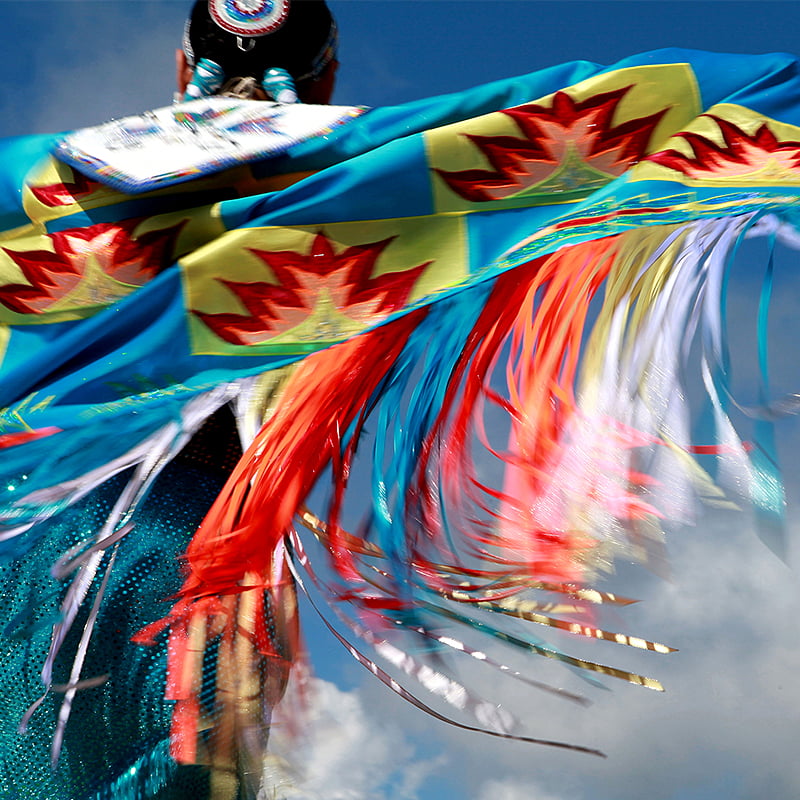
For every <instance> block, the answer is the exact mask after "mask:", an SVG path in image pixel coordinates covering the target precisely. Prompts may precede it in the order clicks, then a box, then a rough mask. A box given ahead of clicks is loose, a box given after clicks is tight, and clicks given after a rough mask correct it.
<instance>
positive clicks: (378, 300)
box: [180, 216, 467, 355]
mask: <svg viewBox="0 0 800 800" xmlns="http://www.w3.org/2000/svg"><path fill="white" fill-rule="evenodd" d="M180 264H181V269H182V275H183V280H184V291H185V296H186V303H187V309H188V324H189V328H190V335H191V341H192V347H193V352H195V353H204V354H220V355H222V354H229V355H234V354H242V355H247V354H254V355H255V354H259V355H260V354H264V353H275V354H295V353H296V354H301V353H307V352H311V351H313V350H317V349H320V348H321V347H325V346H327V345H328V344H331V343H333V342H337V341H341V340H343V339H346V338H348V337H350V336H353V335H355V334H357V333H359V332H361V331H362V330H364V329H366V328H367V327H371V326H373V325H376V324H378V323H380V322H382V321H383V320H385V319H387V318H388V317H389V316H390V315H391V314H393V313H395V312H397V311H400V310H402V309H403V308H406V307H407V306H409V305H411V304H414V303H416V302H417V301H419V300H421V299H423V298H425V297H427V296H428V295H431V294H433V293H435V292H437V291H440V290H442V289H445V288H447V287H449V286H452V285H453V284H456V283H458V282H459V281H460V280H462V279H463V278H464V277H465V276H466V274H467V244H466V232H465V223H464V220H463V218H462V217H461V216H452V217H451V216H445V217H437V216H433V217H411V218H402V219H388V220H376V221H359V222H338V223H331V224H326V225H321V226H320V225H317V226H298V227H275V228H244V229H239V230H236V231H231V232H229V233H227V234H225V235H224V236H221V237H220V238H219V239H218V240H217V241H215V242H213V243H212V244H210V245H209V246H207V247H205V248H203V249H201V250H200V251H198V252H196V253H194V254H192V255H191V256H188V257H187V258H184V259H182V260H181V262H180Z"/></svg>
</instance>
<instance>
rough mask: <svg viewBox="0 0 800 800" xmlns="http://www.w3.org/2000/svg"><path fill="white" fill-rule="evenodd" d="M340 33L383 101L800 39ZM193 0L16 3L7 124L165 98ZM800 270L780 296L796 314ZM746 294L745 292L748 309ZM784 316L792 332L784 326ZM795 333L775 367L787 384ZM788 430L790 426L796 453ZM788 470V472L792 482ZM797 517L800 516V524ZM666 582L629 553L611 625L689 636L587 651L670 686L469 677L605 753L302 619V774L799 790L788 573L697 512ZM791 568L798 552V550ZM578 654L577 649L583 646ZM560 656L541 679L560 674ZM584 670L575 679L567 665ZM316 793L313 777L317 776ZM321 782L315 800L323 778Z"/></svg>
mask: <svg viewBox="0 0 800 800" xmlns="http://www.w3.org/2000/svg"><path fill="white" fill-rule="evenodd" d="M330 5H331V7H332V9H333V10H334V13H335V14H336V16H337V18H338V20H339V24H340V29H341V62H342V67H341V71H340V80H339V85H338V88H337V92H336V95H335V98H334V99H335V100H336V101H338V102H340V103H345V104H347V103H358V104H366V105H372V106H375V105H386V104H395V103H402V102H405V101H408V100H412V99H415V98H418V97H423V96H426V95H429V94H438V93H443V92H448V91H455V90H460V89H465V88H468V87H469V86H471V85H475V84H479V83H482V82H486V81H490V80H493V79H497V78H504V77H509V76H512V75H515V74H520V73H523V72H528V71H532V70H535V69H538V68H541V67H545V66H549V65H551V64H555V63H559V62H562V61H569V60H575V59H585V60H589V61H594V62H598V63H603V64H611V63H613V62H614V61H616V60H617V59H619V58H621V57H623V56H625V55H628V54H630V53H633V52H639V51H643V50H649V49H654V48H660V47H669V46H672V47H691V48H700V49H706V50H715V51H726V52H734V53H748V52H751V53H763V52H771V51H784V52H791V51H792V49H793V48H798V47H800V44H798V35H797V32H798V30H800V3H791V2H769V0H758V1H754V2H749V1H748V0H742V2H727V1H726V0H720V2H689V1H688V0H687V1H686V2H638V1H636V0H631V1H630V2H627V1H624V0H618V1H617V2H604V1H600V2H583V0H575V1H574V2H537V1H535V0H530V1H529V0H485V2H480V1H479V0H464V1H463V2H453V1H452V0H409V1H406V0H331V2H330ZM188 6H189V3H188V2H186V1H185V0H126V1H125V2H121V1H120V0H61V1H60V2H51V1H49V0H23V2H13V3H12V2H2V0H0V10H2V16H3V26H2V30H0V52H2V53H3V65H4V70H5V76H4V81H3V91H2V93H0V134H2V135H18V134H24V133H31V132H49V131H56V130H63V129H67V128H71V127H78V126H81V125H85V124H91V123H95V122H100V121H103V120H105V119H107V118H109V117H112V116H121V115H124V114H128V113H135V112H138V111H141V110H144V109H147V108H151V107H155V106H158V105H166V104H167V103H169V101H170V99H171V94H172V88H173V87H172V84H173V50H174V48H175V47H176V46H178V44H179V42H180V33H181V28H182V23H183V19H184V16H185V14H186V11H187V9H188ZM795 284H796V281H795V282H794V283H792V282H790V281H787V283H786V286H785V287H784V290H783V292H782V293H781V294H780V295H779V296H778V297H776V301H775V309H774V315H775V318H776V319H777V320H779V321H780V320H787V321H789V320H791V319H792V318H793V316H794V313H795V312H794V307H795V303H794V302H793V298H794V296H795V293H794V289H796V288H797V287H796V286H795ZM747 301H748V298H747V297H746V296H744V295H743V296H740V297H739V296H734V298H733V302H734V303H741V304H743V305H746V304H747ZM779 332H780V328H779V329H778V333H779ZM791 351H792V347H791V346H790V342H787V343H786V344H785V346H783V347H782V348H779V351H778V352H779V356H781V357H780V358H779V359H778V361H779V363H778V364H777V368H778V369H779V370H783V372H784V375H783V378H784V379H785V380H786V382H787V384H788V385H795V386H796V383H797V382H796V381H793V376H794V372H793V371H792V370H793V362H792V359H791V358H789V355H791ZM797 440H798V436H797V430H796V425H795V424H794V423H793V422H789V423H787V424H786V426H785V427H784V428H783V429H782V435H781V444H782V447H783V449H784V451H785V454H786V456H787V458H788V459H789V464H790V465H791V463H792V461H791V459H792V457H793V453H794V452H800V451H798V450H797V447H796V445H797V444H798V441H797ZM795 472H796V470H794V471H792V470H791V469H790V470H789V472H788V477H787V480H788V482H789V485H790V486H789V488H790V492H791V494H792V496H794V497H797V495H798V493H799V492H798V487H797V479H796V476H795V474H794V473H795ZM796 528H797V526H796V524H795V522H794V518H792V519H790V530H796ZM668 546H669V553H670V561H671V566H672V578H671V580H657V579H655V578H654V577H653V576H650V575H646V574H643V573H642V572H641V571H640V570H629V569H628V568H627V567H626V566H625V565H622V566H621V568H620V573H619V575H618V576H617V580H616V581H615V582H612V583H613V586H614V588H615V589H617V590H618V591H621V592H623V593H625V592H627V593H629V594H633V595H634V596H637V597H640V598H641V599H642V600H643V602H642V603H641V604H640V605H639V606H637V607H633V608H631V609H628V610H626V611H625V612H621V613H620V615H619V617H618V618H617V619H615V620H613V623H614V624H616V625H617V626H618V627H620V628H621V629H623V630H626V631H628V632H631V633H639V634H641V635H644V636H647V637H648V638H653V639H656V640H659V641H665V642H667V643H669V644H671V645H673V646H675V647H678V648H679V649H680V652H679V653H675V654H672V655H670V656H668V657H654V656H653V654H647V653H645V654H641V653H625V654H623V657H622V658H621V657H620V655H619V654H618V653H615V652H613V648H612V652H610V653H609V652H607V650H605V649H604V650H602V652H600V651H599V649H598V648H601V647H603V645H601V644H597V643H591V644H594V645H595V647H594V648H590V649H589V650H587V651H585V652H586V653H587V655H588V657H590V658H596V659H598V660H603V659H604V658H605V659H610V660H612V661H615V663H616V662H617V661H620V660H623V661H624V665H625V666H626V667H627V668H630V669H634V670H640V671H643V672H645V673H646V674H654V675H656V676H657V677H659V678H660V679H661V680H662V682H663V683H664V684H665V685H666V687H667V689H668V691H667V693H666V694H665V695H661V694H656V693H653V692H647V691H645V690H642V689H636V688H632V687H626V686H621V687H614V690H613V692H595V693H593V699H594V700H595V704H594V706H593V707H591V708H590V709H588V710H581V709H571V708H563V707H562V706H561V705H558V704H556V703H554V702H553V701H552V700H550V699H547V698H544V697H541V696H537V695H530V694H527V693H526V694H520V693H519V690H518V689H517V688H516V687H506V686H495V685H494V684H495V681H494V677H493V676H492V675H491V674H490V673H489V674H484V673H481V672H479V671H478V667H479V666H480V665H462V667H461V670H460V674H461V675H462V676H463V677H464V678H465V679H467V680H470V681H472V682H474V683H476V684H477V685H479V686H480V687H481V689H482V690H483V691H484V692H485V693H486V692H492V691H494V690H495V689H497V691H498V692H499V694H500V695H501V696H502V699H503V702H505V703H506V704H507V705H510V706H512V707H513V708H515V709H516V710H517V711H518V712H519V713H520V714H522V715H523V716H524V717H525V719H526V721H527V723H528V725H529V732H530V733H531V735H535V736H536V735H541V736H548V737H553V738H565V739H568V740H572V741H580V742H581V743H585V744H591V745H595V746H599V747H601V748H603V749H605V750H606V752H607V753H608V756H609V757H608V759H606V760H604V761H601V760H599V759H593V758H591V757H588V756H580V755H576V754H572V753H560V752H552V751H549V750H546V749H543V748H535V747H531V746H527V745H521V744H513V743H504V742H497V741H494V740H490V739H487V738H486V737H481V736H478V735H471V734H465V733H462V732H459V731H455V730H451V729H448V728H447V727H446V726H443V725H441V724H439V723H437V722H435V721H433V720H430V719H428V718H426V717H424V716H423V715H421V714H420V713H419V712H418V711H416V710H414V709H412V708H410V707H408V706H406V705H405V704H404V703H402V702H401V701H399V700H397V699H396V698H394V697H392V696H390V695H389V694H388V693H387V692H386V691H385V690H384V689H383V687H382V686H380V685H378V684H377V683H376V682H375V681H372V680H370V679H369V676H366V677H365V675H364V674H363V670H361V668H360V667H358V666H357V665H356V664H354V663H352V662H349V661H347V660H346V657H343V656H342V655H341V654H340V652H339V649H338V645H336V643H334V642H331V640H330V637H329V636H328V635H327V634H326V633H325V632H324V631H323V630H322V629H321V628H320V626H319V625H318V624H316V623H315V622H314V621H313V619H312V618H311V617H312V615H310V614H306V620H307V630H308V638H309V641H310V644H311V649H312V654H313V660H314V664H315V667H316V669H317V672H318V674H320V675H321V676H322V677H323V678H324V679H325V680H326V681H328V682H336V683H337V684H338V688H337V687H336V686H334V685H333V683H325V684H324V690H323V694H324V697H323V700H324V702H322V703H321V704H320V706H319V707H318V708H317V709H315V712H314V713H315V714H316V715H317V716H316V720H315V726H316V727H315V733H314V736H313V738H312V742H311V743H310V745H309V747H310V748H311V750H310V754H309V755H308V763H309V765H310V766H311V773H312V774H311V776H310V786H311V789H314V788H316V791H317V795H316V796H318V797H320V798H322V800H383V798H387V800H396V799H398V800H399V799H403V800H404V799H405V798H412V797H415V796H416V797H419V798H420V799H421V800H434V798H436V800H455V798H459V800H490V798H491V800H584V798H586V799H587V800H588V798H592V799H593V800H639V799H640V798H644V797H647V798H648V799H649V800H745V799H746V798H754V797H773V798H776V800H779V799H780V798H788V797H797V796H800V764H798V760H797V758H796V755H795V753H794V742H795V741H796V739H797V735H798V723H800V719H799V717H800V712H798V708H800V704H799V703H798V701H800V696H799V695H798V689H797V688H796V683H797V682H796V677H795V676H796V672H797V664H798V662H799V661H800V644H799V643H798V636H797V634H798V624H797V619H796V618H797V608H798V601H799V600H800V591H798V588H797V574H796V571H795V570H794V569H792V568H790V567H788V566H786V565H785V564H783V563H781V562H780V561H778V560H777V559H776V558H775V557H774V556H773V555H772V554H771V553H769V552H768V551H767V550H766V548H764V547H763V545H761V544H760V542H759V541H758V540H757V538H756V537H755V536H754V534H753V533H752V530H751V529H750V526H749V523H748V521H747V520H746V518H745V516H744V515H733V514H731V515H727V516H722V515H711V514H708V515H706V516H704V517H701V519H700V520H699V522H698V524H697V525H696V526H694V527H693V528H687V529H685V530H677V531H674V532H673V537H672V538H671V539H670V541H669V543H668ZM794 562H795V563H796V559H794ZM573 649H574V648H573ZM552 666H553V665H550V664H543V665H540V664H528V665H527V667H528V669H530V670H532V672H533V674H534V676H536V677H542V676H544V677H551V678H553V679H554V680H556V681H561V680H562V673H560V672H558V671H554V670H552V669H551V667H552ZM564 680H566V681H567V682H568V683H569V684H570V686H574V685H575V683H574V681H573V680H572V676H567V678H564ZM311 789H309V792H311ZM309 796H311V795H310V794H309Z"/></svg>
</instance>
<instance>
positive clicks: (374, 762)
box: [267, 679, 441, 800]
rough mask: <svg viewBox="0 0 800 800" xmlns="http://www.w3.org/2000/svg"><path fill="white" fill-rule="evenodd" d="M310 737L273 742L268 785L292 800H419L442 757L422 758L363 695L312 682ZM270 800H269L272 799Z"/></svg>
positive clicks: (279, 794)
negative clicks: (279, 786)
mask: <svg viewBox="0 0 800 800" xmlns="http://www.w3.org/2000/svg"><path fill="white" fill-rule="evenodd" d="M309 703H310V705H309V709H308V718H307V726H306V729H307V730H306V733H305V734H304V735H302V736H300V737H299V738H298V739H293V740H291V741H288V740H287V741H282V740H281V739H280V738H279V737H273V738H272V740H271V742H270V752H271V759H270V760H268V763H267V775H268V780H267V782H268V783H270V784H272V785H273V786H274V785H275V784H280V785H282V790H281V791H280V792H279V793H278V794H277V797H282V798H284V797H285V798H286V799H287V800H414V798H416V797H417V796H418V792H419V789H420V787H421V786H422V784H423V783H424V782H425V780H426V779H427V778H428V776H429V774H430V773H431V772H432V771H433V770H434V769H436V768H437V767H438V766H439V765H440V764H441V757H438V758H429V759H423V758H420V757H419V756H418V755H417V753H416V749H415V747H414V745H413V744H412V743H411V741H410V740H409V739H408V738H407V737H406V735H405V734H404V732H403V730H402V729H401V728H400V727H399V726H397V725H396V724H393V721H392V720H391V718H385V717H381V716H378V715H376V713H374V711H373V710H371V709H370V708H368V707H367V706H366V705H365V703H364V695H363V694H361V693H359V692H356V691H352V692H345V691H342V690H341V689H339V688H337V687H336V686H335V685H334V684H332V683H329V682H327V681H324V680H320V679H314V680H312V681H311V691H310V697H309ZM267 796H268V797H270V795H267Z"/></svg>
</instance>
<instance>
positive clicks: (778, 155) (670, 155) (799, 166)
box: [631, 104, 800, 186]
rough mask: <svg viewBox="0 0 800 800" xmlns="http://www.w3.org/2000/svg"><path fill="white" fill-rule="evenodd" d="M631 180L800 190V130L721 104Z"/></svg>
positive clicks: (641, 166) (645, 163)
mask: <svg viewBox="0 0 800 800" xmlns="http://www.w3.org/2000/svg"><path fill="white" fill-rule="evenodd" d="M631 178H632V179H633V180H671V181H679V182H680V183H684V184H687V185H693V186H736V185H741V186H745V185H746V186H775V185H780V184H786V185H791V186H797V185H800V128H796V127H794V126H792V125H787V124H785V123H782V122H777V121H776V120H772V119H769V118H767V117H764V116H762V115H761V114H758V113H756V112H754V111H751V110H750V109H747V108H743V107H742V106H738V105H733V104H721V105H717V106H714V107H713V108H712V109H710V110H709V112H708V113H706V114H703V115H702V116H700V117H698V118H697V119H696V120H695V121H694V122H693V123H692V124H691V125H689V126H688V128H687V129H686V130H684V131H681V132H680V133H679V134H677V135H676V136H674V137H673V138H672V140H671V141H669V142H667V143H666V145H665V146H664V148H663V149H662V150H661V151H660V152H658V153H655V154H653V155H651V156H649V157H648V158H647V159H646V160H645V161H643V162H642V163H641V164H638V165H637V166H636V168H635V169H634V170H633V172H632V175H631Z"/></svg>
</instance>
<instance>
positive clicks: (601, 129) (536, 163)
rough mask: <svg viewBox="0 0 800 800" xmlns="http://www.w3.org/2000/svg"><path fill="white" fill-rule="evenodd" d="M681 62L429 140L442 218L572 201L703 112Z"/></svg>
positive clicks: (593, 82)
mask: <svg viewBox="0 0 800 800" xmlns="http://www.w3.org/2000/svg"><path fill="white" fill-rule="evenodd" d="M699 107H700V105H699V95H698V91H697V88H696V84H695V79H694V76H693V73H692V71H691V70H690V68H689V67H688V66H687V65H684V64H669V65H658V66H643V67H630V68H627V69H621V70H616V71H614V72H610V73H607V74H604V75H600V76H597V77H594V78H590V79H589V80H586V81H583V82H581V83H578V84H576V85H575V86H572V87H569V88H567V89H564V90H563V91H559V92H556V93H555V94H552V95H549V96H548V97H545V98H542V99H541V100H537V101H536V102H534V103H528V104H526V105H522V106H517V107H515V108H511V109H507V110H504V111H498V112H495V113H492V114H487V115H485V116H483V117H477V118H475V119H471V120H468V121H466V122H461V123H456V124H454V125H447V126H444V127H441V128H437V129H434V130H432V131H429V132H428V133H427V134H426V144H427V148H428V161H429V164H430V167H431V170H432V172H433V173H434V174H433V178H432V180H433V188H434V199H435V207H436V209H437V211H467V210H473V211H474V210H489V209H491V208H494V207H502V208H508V207H520V206H532V205H540V204H547V205H551V204H553V203H554V202H564V203H567V202H573V201H575V200H579V199H580V198H582V197H584V196H586V195H588V194H590V193H591V192H593V191H595V190H597V189H598V188H600V187H601V186H603V185H605V184H606V183H608V182H609V181H610V180H612V179H613V178H615V177H617V176H618V175H621V174H622V173H623V172H626V171H627V170H629V169H630V168H631V167H632V166H633V165H634V164H635V163H637V162H639V161H640V160H641V159H643V158H644V157H646V155H647V154H649V153H652V152H654V151H655V150H657V149H659V147H660V146H661V144H662V143H663V142H665V141H666V140H667V139H668V138H669V137H670V136H671V135H672V134H674V133H675V132H677V131H679V130H681V128H682V127H683V126H684V125H685V124H686V123H688V121H689V120H691V119H693V118H694V117H695V116H696V115H697V113H698V112H699Z"/></svg>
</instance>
